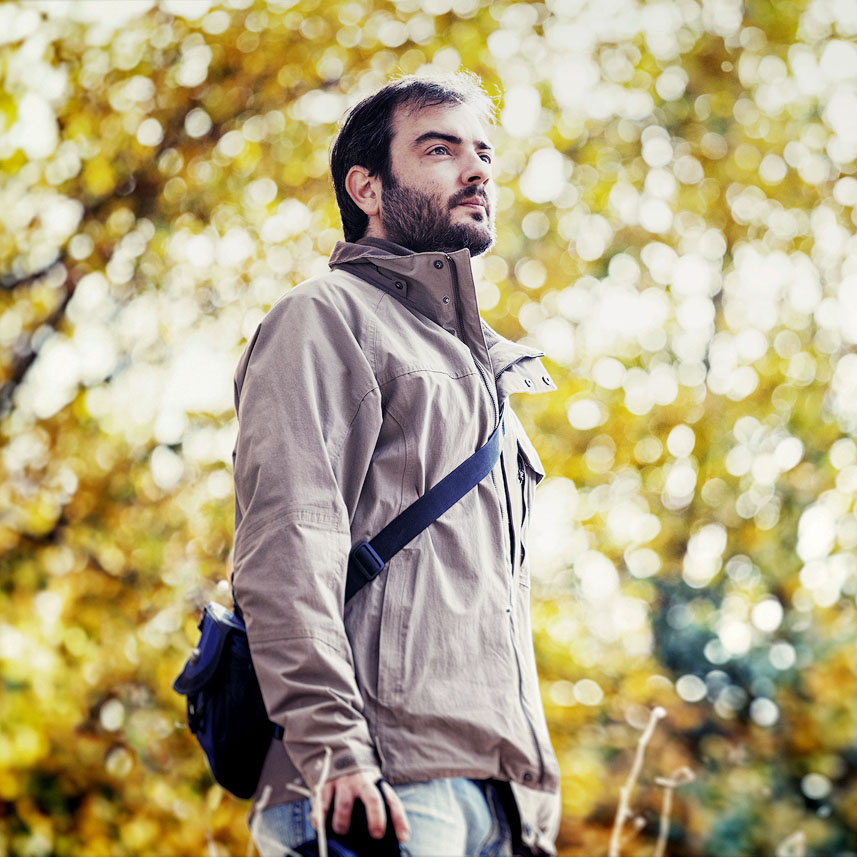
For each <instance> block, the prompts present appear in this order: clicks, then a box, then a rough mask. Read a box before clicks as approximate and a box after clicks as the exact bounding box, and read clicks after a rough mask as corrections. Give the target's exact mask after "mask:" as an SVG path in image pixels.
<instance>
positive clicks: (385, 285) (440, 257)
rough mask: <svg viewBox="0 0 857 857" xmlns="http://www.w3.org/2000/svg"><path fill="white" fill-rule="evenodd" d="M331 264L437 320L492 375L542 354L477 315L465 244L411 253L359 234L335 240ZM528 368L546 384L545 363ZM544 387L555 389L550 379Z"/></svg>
mask: <svg viewBox="0 0 857 857" xmlns="http://www.w3.org/2000/svg"><path fill="white" fill-rule="evenodd" d="M330 267H331V268H341V269H343V270H346V271H349V272H351V273H353V274H355V275H356V276H358V277H360V278H361V279H362V280H366V281H367V282H369V283H371V284H372V285H374V286H377V287H378V288H380V289H382V290H383V291H385V292H387V293H388V294H390V295H392V296H393V297H394V298H395V299H396V300H398V301H401V302H402V303H403V304H405V305H406V306H408V307H410V308H411V309H412V310H415V311H416V312H418V313H420V314H421V315H424V316H426V317H427V318H429V319H431V320H432V321H433V322H435V323H436V324H439V325H440V326H441V327H443V328H444V329H445V330H447V331H448V332H449V333H452V334H453V335H454V336H456V337H458V338H459V339H460V340H461V341H462V342H463V343H464V344H465V345H467V346H468V348H470V350H471V351H472V352H473V354H474V355H475V357H476V358H477V359H478V360H479V361H480V362H481V363H482V364H483V365H484V366H485V367H486V368H488V369H489V370H490V371H491V372H492V374H493V375H494V377H495V379H499V377H500V375H501V374H502V373H503V372H504V371H506V370H507V369H509V368H510V367H512V366H515V365H516V364H519V363H521V362H522V361H524V360H525V359H526V358H529V357H541V356H542V355H543V354H544V352H542V351H538V350H536V349H534V348H529V347H528V346H526V345H521V344H520V343H518V342H512V341H511V340H509V339H506V338H504V337H502V336H500V334H499V333H497V332H496V331H494V330H492V329H491V328H490V327H489V326H488V325H487V324H486V323H485V322H484V321H483V320H482V318H481V316H480V315H479V305H478V303H477V300H476V285H475V283H474V281H473V269H472V267H471V264H470V252H469V251H468V250H457V251H456V252H454V253H414V252H413V251H411V250H408V249H407V248H406V247H402V246H401V245H399V244H394V243H393V242H392V241H385V240H384V239H381V238H361V239H360V240H359V241H357V242H356V243H354V244H351V243H347V242H344V241H340V242H338V243H337V244H336V246H335V247H334V248H333V253H332V254H331V256H330ZM539 366H541V364H539ZM533 368H534V370H535V371H538V372H539V376H538V377H539V381H540V382H541V383H540V385H539V386H542V385H545V382H544V381H543V380H542V379H543V377H544V368H543V367H541V368H540V369H537V370H536V367H533ZM545 386H547V385H545ZM525 389H526V388H525ZM549 389H556V388H555V387H554V386H553V383H552V382H551V383H550V386H549ZM526 391H527V392H536V389H531V390H530V389H527V390H526Z"/></svg>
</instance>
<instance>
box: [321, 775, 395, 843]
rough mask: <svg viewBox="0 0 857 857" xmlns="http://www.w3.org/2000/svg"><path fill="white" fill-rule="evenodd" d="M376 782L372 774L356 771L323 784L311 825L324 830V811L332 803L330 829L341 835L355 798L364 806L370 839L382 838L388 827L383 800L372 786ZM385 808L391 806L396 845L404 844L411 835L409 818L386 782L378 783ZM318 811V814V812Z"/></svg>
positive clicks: (348, 825) (344, 830)
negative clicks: (318, 804) (384, 799)
mask: <svg viewBox="0 0 857 857" xmlns="http://www.w3.org/2000/svg"><path fill="white" fill-rule="evenodd" d="M377 779H378V775H377V772H375V771H356V772H355V773H353V774H346V775H345V776H342V777H337V778H336V779H335V780H330V781H329V782H327V783H325V785H324V788H323V789H322V792H321V806H320V807H318V808H316V809H315V810H314V812H313V819H312V823H313V826H314V827H315V829H316V830H319V829H320V828H322V827H324V820H325V819H326V818H327V812H328V810H329V809H330V804H331V802H332V803H333V830H334V832H336V833H339V834H344V833H347V832H348V828H349V827H350V826H351V809H352V807H353V806H354V801H355V800H356V799H357V798H360V800H362V801H363V805H364V806H365V807H366V818H367V820H368V822H369V835H370V836H371V837H372V838H373V839H381V838H382V837H383V835H384V831H385V830H386V827H387V819H386V815H385V812H384V801H383V800H381V795H380V794H379V793H378V786H376V785H375V783H376V781H377ZM381 788H382V789H383V791H384V797H385V798H386V799H387V806H389V807H390V820H391V821H392V822H393V829H394V830H395V831H396V837H397V838H398V840H399V842H404V841H405V840H406V839H407V838H408V836H410V833H411V830H410V827H408V818H407V816H406V815H405V809H404V807H403V806H402V804H401V801H400V800H399V798H398V796H397V795H396V793H395V792H394V791H393V789H392V788H391V786H390V784H389V783H381ZM319 810H320V812H319Z"/></svg>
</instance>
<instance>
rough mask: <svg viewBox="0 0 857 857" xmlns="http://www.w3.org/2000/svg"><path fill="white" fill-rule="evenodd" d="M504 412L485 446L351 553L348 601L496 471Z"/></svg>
mask: <svg viewBox="0 0 857 857" xmlns="http://www.w3.org/2000/svg"><path fill="white" fill-rule="evenodd" d="M504 410H505V406H504V407H503V408H502V409H501V410H500V419H499V421H498V422H497V427H496V428H495V429H494V431H493V433H492V434H491V437H489V438H488V441H487V442H486V443H485V445H484V446H482V447H481V448H479V449H477V450H476V452H474V453H473V455H471V456H470V458H468V459H467V460H466V461H463V462H462V463H461V464H459V465H458V467H456V468H455V470H453V471H452V472H451V473H448V474H447V475H446V476H444V478H443V479H441V480H440V482H438V483H437V485H434V486H432V487H431V488H430V489H429V490H428V491H426V493H425V494H423V495H422V497H420V498H419V499H417V500H415V501H414V502H413V503H412V504H411V505H410V506H408V508H407V509H405V511H404V512H402V514H401V515H399V516H398V517H397V518H394V519H393V520H392V521H390V523H389V524H387V526H386V527H384V529H383V530H381V532H380V533H378V535H377V536H375V538H374V539H370V541H368V542H361V543H360V544H359V545H357V547H355V548H354V549H353V550H352V551H351V554H350V555H349V557H348V577H347V579H346V583H345V600H346V601H348V600H349V599H350V598H353V597H354V596H355V595H356V594H357V593H358V592H359V591H360V590H361V589H362V588H363V587H364V586H365V585H366V584H367V583H369V581H371V580H374V579H375V578H376V577H377V576H378V575H379V574H380V573H381V570H382V569H383V568H384V566H385V565H386V564H387V563H388V562H389V561H390V560H391V559H392V558H393V557H394V556H395V555H396V554H397V553H398V552H399V551H400V550H401V549H402V548H403V547H404V546H405V545H406V544H408V542H410V541H412V540H413V539H414V538H416V537H417V536H418V535H419V534H420V533H421V532H422V531H423V530H424V529H425V528H426V527H428V526H430V525H431V524H432V523H434V522H435V521H436V520H437V519H438V518H439V517H440V516H441V515H442V514H443V513H444V512H446V511H447V510H448V509H451V508H452V507H453V506H454V505H455V504H456V503H457V502H458V501H459V500H460V499H461V498H462V497H463V496H464V495H465V494H467V493H468V492H469V491H470V490H472V489H473V488H475V487H476V486H477V485H478V484H479V483H480V482H481V481H482V480H483V479H484V478H485V477H486V476H487V475H488V474H489V473H490V472H491V471H492V470H493V469H494V465H495V464H496V463H497V461H498V460H499V458H500V447H501V440H502V436H503V434H505V431H506V429H505V426H504V425H503V413H504Z"/></svg>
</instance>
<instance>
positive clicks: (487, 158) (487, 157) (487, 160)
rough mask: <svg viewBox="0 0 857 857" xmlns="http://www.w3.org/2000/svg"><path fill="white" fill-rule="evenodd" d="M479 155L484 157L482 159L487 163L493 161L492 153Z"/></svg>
mask: <svg viewBox="0 0 857 857" xmlns="http://www.w3.org/2000/svg"><path fill="white" fill-rule="evenodd" d="M479 157H480V158H482V160H483V161H485V163H486V164H490V163H491V155H480V156H479Z"/></svg>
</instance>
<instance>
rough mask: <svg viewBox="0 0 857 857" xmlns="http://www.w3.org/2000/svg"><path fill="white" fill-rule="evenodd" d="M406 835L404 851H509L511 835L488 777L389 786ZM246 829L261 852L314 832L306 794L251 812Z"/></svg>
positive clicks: (489, 856)
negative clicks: (406, 828) (404, 820)
mask: <svg viewBox="0 0 857 857" xmlns="http://www.w3.org/2000/svg"><path fill="white" fill-rule="evenodd" d="M393 789H394V790H395V792H396V794H397V795H398V796H399V800H400V801H401V802H402V805H403V806H404V808H405V812H406V813H407V816H408V824H409V825H410V828H411V835H410V838H409V839H408V841H407V842H405V843H404V844H403V845H402V854H403V855H404V857H511V854H512V836H511V833H510V831H509V824H508V822H507V820H506V813H505V811H504V809H503V807H502V805H501V803H500V798H499V795H498V794H497V789H496V788H495V786H494V784H493V783H492V782H491V781H490V780H467V779H464V778H463V777H457V778H455V779H445V780H431V781H430V782H427V783H407V784H405V785H399V786H393ZM251 830H252V832H253V839H254V840H255V842H256V847H257V848H258V849H259V854H260V857H284V855H285V854H287V853H288V852H287V851H286V848H287V847H288V848H295V847H297V846H298V845H300V844H301V843H302V842H306V840H307V839H312V838H313V837H314V836H315V830H314V829H313V826H312V824H311V823H310V804H309V801H308V800H299V801H293V802H290V803H281V804H277V805H276V806H271V807H268V808H267V809H265V810H263V811H262V812H261V813H260V814H258V815H254V818H253V821H252V822H251Z"/></svg>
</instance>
